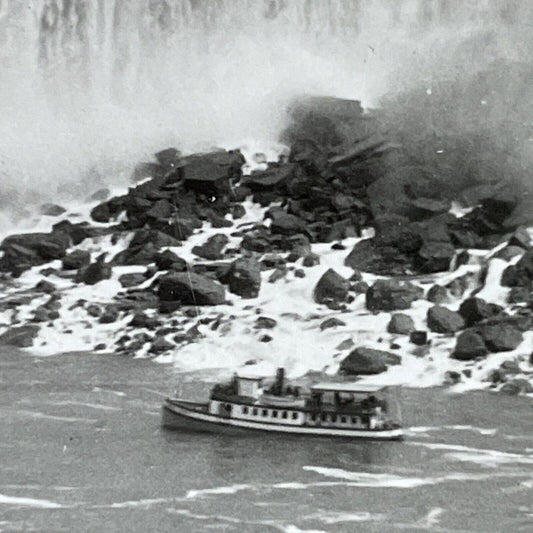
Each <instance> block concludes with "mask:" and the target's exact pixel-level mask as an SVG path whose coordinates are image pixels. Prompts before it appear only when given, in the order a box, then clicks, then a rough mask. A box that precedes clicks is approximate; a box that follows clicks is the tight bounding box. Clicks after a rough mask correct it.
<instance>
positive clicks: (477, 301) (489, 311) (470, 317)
mask: <svg viewBox="0 0 533 533" xmlns="http://www.w3.org/2000/svg"><path fill="white" fill-rule="evenodd" d="M501 311H502V308H501V307H500V306H499V305H496V304H490V303H487V302H486V301H485V300H483V299H482V298H467V299H466V300H465V301H464V302H463V303H462V304H461V306H460V307H459V314H460V315H461V316H462V317H463V318H464V321H465V325H466V327H470V326H473V325H474V324H477V323H478V322H481V321H482V320H484V319H485V318H489V317H491V316H494V315H497V314H499V313H500V312H501Z"/></svg>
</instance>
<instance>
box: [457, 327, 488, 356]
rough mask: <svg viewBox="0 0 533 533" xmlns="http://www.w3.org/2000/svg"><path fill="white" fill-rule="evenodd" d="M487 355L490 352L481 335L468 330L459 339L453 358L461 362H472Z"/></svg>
mask: <svg viewBox="0 0 533 533" xmlns="http://www.w3.org/2000/svg"><path fill="white" fill-rule="evenodd" d="M487 353H488V350H487V347H486V346H485V342H484V341H483V338H482V337H481V335H479V334H478V333H476V332H475V331H473V330H471V329H467V330H465V331H463V332H462V333H461V334H459V336H458V337H457V342H456V344H455V350H454V351H453V353H452V357H453V358H454V359H459V360H460V361H470V360H472V359H476V358H478V357H484V356H485V355H487Z"/></svg>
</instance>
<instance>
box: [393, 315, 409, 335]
mask: <svg viewBox="0 0 533 533" xmlns="http://www.w3.org/2000/svg"><path fill="white" fill-rule="evenodd" d="M414 329H415V323H414V321H413V319H412V318H411V317H410V316H409V315H406V314H404V313H394V314H393V315H392V316H391V319H390V322H389V324H388V325H387V331H388V332H389V333H393V334H397V335H409V333H411V331H414Z"/></svg>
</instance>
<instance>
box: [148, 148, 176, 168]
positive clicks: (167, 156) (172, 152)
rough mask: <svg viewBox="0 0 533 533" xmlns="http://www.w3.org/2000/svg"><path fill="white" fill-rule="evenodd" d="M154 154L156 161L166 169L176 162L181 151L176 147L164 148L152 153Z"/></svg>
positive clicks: (173, 165)
mask: <svg viewBox="0 0 533 533" xmlns="http://www.w3.org/2000/svg"><path fill="white" fill-rule="evenodd" d="M154 156H155V158H156V159H157V162H158V163H159V164H160V165H161V166H162V167H163V168H164V169H165V170H166V171H168V170H171V169H172V168H174V167H175V166H176V165H177V164H178V161H179V158H180V156H181V153H180V151H179V150H177V149H176V148H165V149H164V150H161V151H159V152H157V153H156V154H154Z"/></svg>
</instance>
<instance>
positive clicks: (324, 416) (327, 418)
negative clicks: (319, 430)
mask: <svg viewBox="0 0 533 533" xmlns="http://www.w3.org/2000/svg"><path fill="white" fill-rule="evenodd" d="M259 411H261V416H272V418H278V414H279V416H280V418H282V419H285V420H286V419H288V418H289V414H290V415H291V418H292V419H293V420H297V419H298V413H297V412H295V411H291V412H288V411H277V410H276V409H273V410H272V411H271V413H270V415H269V410H268V409H257V408H256V407H254V408H252V409H250V408H248V407H241V412H242V414H243V415H248V414H251V415H253V416H259ZM311 420H312V421H313V422H317V421H318V420H321V421H322V422H333V423H335V422H337V421H340V423H341V424H349V423H350V422H351V423H352V424H357V425H359V424H361V423H363V424H368V417H367V416H363V417H362V418H359V417H358V416H352V417H347V416H337V415H335V414H328V413H321V414H320V415H318V414H315V413H313V414H312V415H311Z"/></svg>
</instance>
